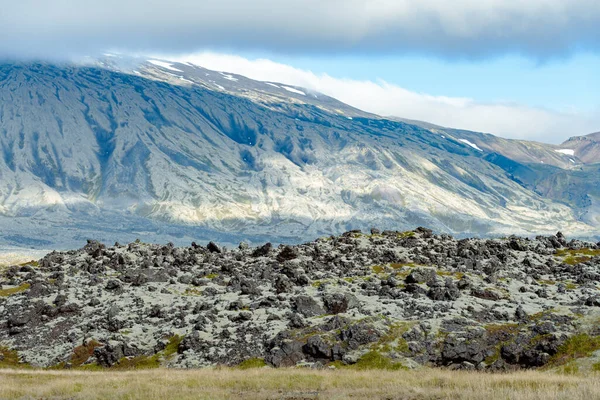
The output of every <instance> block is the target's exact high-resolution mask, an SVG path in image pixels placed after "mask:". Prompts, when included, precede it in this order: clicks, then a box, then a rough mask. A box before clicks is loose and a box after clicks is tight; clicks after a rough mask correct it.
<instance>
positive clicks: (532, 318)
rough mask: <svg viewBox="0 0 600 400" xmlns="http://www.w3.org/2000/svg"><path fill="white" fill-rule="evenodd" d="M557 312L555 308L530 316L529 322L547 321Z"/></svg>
mask: <svg viewBox="0 0 600 400" xmlns="http://www.w3.org/2000/svg"><path fill="white" fill-rule="evenodd" d="M555 312H557V310H556V309H555V308H552V309H550V310H545V311H541V312H539V313H535V314H532V315H530V316H529V320H530V321H539V320H543V319H546V317H547V316H548V315H550V314H553V313H555Z"/></svg>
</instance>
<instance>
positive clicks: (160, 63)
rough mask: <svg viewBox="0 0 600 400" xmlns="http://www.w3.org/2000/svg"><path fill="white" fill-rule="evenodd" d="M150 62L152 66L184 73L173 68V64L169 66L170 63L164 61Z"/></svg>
mask: <svg viewBox="0 0 600 400" xmlns="http://www.w3.org/2000/svg"><path fill="white" fill-rule="evenodd" d="M148 62H149V63H150V64H154V65H156V66H158V67H161V68H165V69H168V70H171V71H175V72H183V71H182V70H180V69H177V68H175V67H173V64H169V63H167V62H164V61H158V60H148Z"/></svg>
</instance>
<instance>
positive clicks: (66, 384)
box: [0, 368, 600, 400]
mask: <svg viewBox="0 0 600 400" xmlns="http://www.w3.org/2000/svg"><path fill="white" fill-rule="evenodd" d="M0 398H1V399H19V398H36V399H42V398H48V399H61V398H69V399H116V398H121V399H161V400H164V399H211V400H212V399H238V398H242V399H244V400H251V399H288V400H291V399H295V400H297V399H348V398H353V399H403V400H408V399H486V400H495V399H502V400H506V399H511V400H512V399H517V400H529V399H569V400H578V399H582V400H583V399H585V400H590V399H598V398H600V380H599V379H598V377H597V376H594V375H592V376H590V377H581V376H572V375H560V374H552V373H542V372H519V373H511V374H488V373H476V372H455V371H445V370H433V369H426V370H419V371H380V370H372V371H348V370H343V371H342V370H337V371H312V370H298V369H268V368H267V369H249V370H239V369H203V370H169V369H154V370H142V371H130V372H128V371H126V372H116V371H110V372H84V371H32V370H29V371H27V370H0Z"/></svg>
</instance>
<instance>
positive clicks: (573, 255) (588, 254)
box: [554, 249, 600, 265]
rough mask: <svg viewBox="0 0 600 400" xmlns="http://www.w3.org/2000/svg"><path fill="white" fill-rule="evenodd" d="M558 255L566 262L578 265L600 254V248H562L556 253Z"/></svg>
mask: <svg viewBox="0 0 600 400" xmlns="http://www.w3.org/2000/svg"><path fill="white" fill-rule="evenodd" d="M554 255H555V256H556V257H561V258H562V259H563V260H562V261H563V262H564V263H565V264H569V265H577V264H581V263H584V262H587V261H590V260H591V259H592V258H594V257H599V256H600V250H596V249H579V250H570V249H560V250H557V251H556V253H554Z"/></svg>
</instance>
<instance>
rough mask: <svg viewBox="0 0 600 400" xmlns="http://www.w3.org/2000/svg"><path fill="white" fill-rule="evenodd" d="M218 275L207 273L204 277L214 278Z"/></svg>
mask: <svg viewBox="0 0 600 400" xmlns="http://www.w3.org/2000/svg"><path fill="white" fill-rule="evenodd" d="M218 277H219V274H214V273H213V274H208V275H206V276H205V278H206V279H215V278H218Z"/></svg>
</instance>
